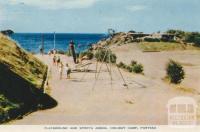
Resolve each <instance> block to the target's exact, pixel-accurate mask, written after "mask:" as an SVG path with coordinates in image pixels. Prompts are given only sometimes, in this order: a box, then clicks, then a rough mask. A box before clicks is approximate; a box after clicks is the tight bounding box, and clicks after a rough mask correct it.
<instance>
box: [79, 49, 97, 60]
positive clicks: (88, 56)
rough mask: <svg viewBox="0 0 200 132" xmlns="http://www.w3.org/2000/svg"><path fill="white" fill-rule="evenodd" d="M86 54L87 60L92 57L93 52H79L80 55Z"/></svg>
mask: <svg viewBox="0 0 200 132" xmlns="http://www.w3.org/2000/svg"><path fill="white" fill-rule="evenodd" d="M83 56H87V58H88V59H89V60H91V59H93V57H94V54H93V53H92V52H91V51H86V52H81V54H80V57H83Z"/></svg>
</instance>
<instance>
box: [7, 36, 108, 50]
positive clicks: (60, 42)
mask: <svg viewBox="0 0 200 132" xmlns="http://www.w3.org/2000/svg"><path fill="white" fill-rule="evenodd" d="M10 37H11V38H12V39H13V40H14V41H16V42H17V43H18V44H19V45H20V46H21V47H22V48H24V49H25V50H27V51H29V52H33V53H39V49H40V47H41V45H42V34H41V33H14V34H12V35H10ZM106 37H107V35H106V34H75V33H56V37H55V38H56V39H55V40H56V46H55V48H56V49H57V50H62V51H67V50H68V46H69V42H70V41H71V40H73V41H74V42H75V48H76V52H81V51H84V50H86V49H88V48H89V46H90V45H91V44H94V43H96V42H98V41H99V40H102V39H105V38H106ZM43 40H44V51H45V53H48V51H49V50H51V49H53V48H54V34H53V33H45V34H43Z"/></svg>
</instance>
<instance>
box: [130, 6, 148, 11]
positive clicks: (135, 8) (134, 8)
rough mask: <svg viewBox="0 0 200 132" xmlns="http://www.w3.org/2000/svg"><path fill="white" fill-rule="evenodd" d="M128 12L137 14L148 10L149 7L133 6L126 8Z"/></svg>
mask: <svg viewBox="0 0 200 132" xmlns="http://www.w3.org/2000/svg"><path fill="white" fill-rule="evenodd" d="M126 9H127V10H129V11H132V12H135V11H141V10H145V9H147V6H144V5H131V6H127V7H126Z"/></svg>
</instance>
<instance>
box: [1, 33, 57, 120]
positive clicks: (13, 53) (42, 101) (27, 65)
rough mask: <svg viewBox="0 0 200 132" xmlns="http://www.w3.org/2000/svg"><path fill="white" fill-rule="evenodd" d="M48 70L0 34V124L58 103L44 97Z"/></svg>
mask: <svg viewBox="0 0 200 132" xmlns="http://www.w3.org/2000/svg"><path fill="white" fill-rule="evenodd" d="M46 74H47V66H46V65H44V64H43V63H42V62H41V61H39V60H38V59H36V58H35V57H34V56H33V55H31V54H29V53H27V52H26V51H24V50H23V49H21V48H20V47H19V46H18V45H17V44H16V43H15V42H13V41H11V40H10V39H9V38H8V37H6V36H4V35H2V34H0V122H4V121H6V120H10V119H12V118H16V117H18V116H22V115H23V114H26V113H28V112H31V111H34V110H37V109H38V108H39V107H40V108H45V107H51V106H53V105H55V104H56V102H55V101H54V100H53V99H51V98H50V97H48V96H47V95H44V94H43V87H44V81H45V78H46Z"/></svg>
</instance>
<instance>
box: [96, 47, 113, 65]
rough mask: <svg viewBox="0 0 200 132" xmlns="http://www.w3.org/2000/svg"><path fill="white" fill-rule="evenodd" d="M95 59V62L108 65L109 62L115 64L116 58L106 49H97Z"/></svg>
mask: <svg viewBox="0 0 200 132" xmlns="http://www.w3.org/2000/svg"><path fill="white" fill-rule="evenodd" d="M95 58H96V59H97V61H103V62H106V63H109V61H110V62H111V63H116V60H117V57H116V55H115V54H114V53H112V51H111V50H108V51H107V50H106V49H99V50H98V51H97V52H96V53H95Z"/></svg>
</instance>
